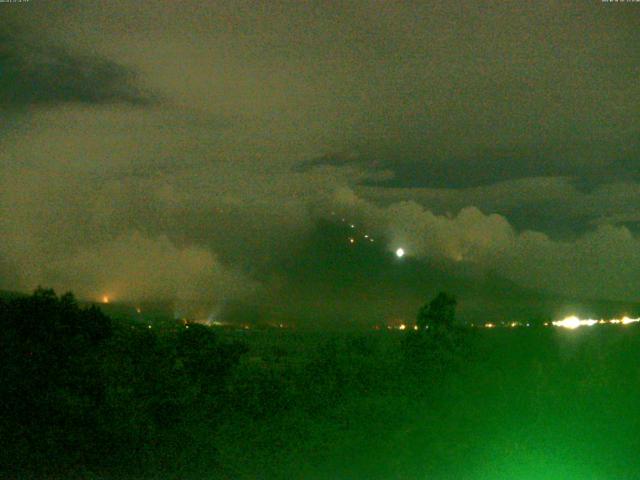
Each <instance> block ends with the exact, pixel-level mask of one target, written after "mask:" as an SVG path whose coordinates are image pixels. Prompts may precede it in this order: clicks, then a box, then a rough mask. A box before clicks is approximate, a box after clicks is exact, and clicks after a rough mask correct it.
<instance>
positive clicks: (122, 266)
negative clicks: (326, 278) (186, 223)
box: [46, 232, 255, 305]
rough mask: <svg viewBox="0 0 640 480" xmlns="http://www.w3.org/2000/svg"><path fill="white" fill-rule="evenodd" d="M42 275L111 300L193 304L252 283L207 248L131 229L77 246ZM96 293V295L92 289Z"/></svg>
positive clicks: (237, 291) (239, 291) (230, 293)
mask: <svg viewBox="0 0 640 480" xmlns="http://www.w3.org/2000/svg"><path fill="white" fill-rule="evenodd" d="M46 270H47V276H48V277H49V278H53V279H57V283H58V284H59V285H60V286H66V287H67V288H72V289H73V290H74V291H76V292H78V293H79V294H80V295H84V296H87V297H94V298H95V297H97V298H100V296H101V295H102V294H108V295H109V296H110V297H112V298H113V299H116V300H122V301H140V300H157V299H159V298H160V299H173V300H175V301H178V302H181V303H184V304H192V305H197V304H198V303H200V302H203V301H208V302H211V303H214V304H215V303H217V302H222V301H224V300H227V299H229V298H237V297H239V296H240V297H241V296H242V295H244V294H246V293H247V292H250V291H251V289H253V288H255V283H254V282H252V281H250V280H249V279H247V278H246V277H244V276H243V275H242V274H241V273H240V272H237V271H234V270H233V269H231V268H228V267H227V266H223V265H222V264H221V263H220V261H219V260H218V259H217V258H216V257H215V256H214V255H213V254H212V253H211V252H210V251H208V250H206V249H204V248H201V247H197V246H184V247H178V246H176V245H175V244H174V243H173V242H171V240H169V238H168V237H166V236H165V235H161V236H159V237H156V238H151V237H148V236H145V235H143V234H141V233H140V232H131V233H130V234H127V235H122V236H119V237H117V238H115V239H113V240H111V241H109V242H105V243H101V244H97V245H92V246H91V247H85V248H81V249H79V250H78V251H77V252H75V253H73V254H70V255H68V256H67V257H66V258H62V259H58V260H54V261H53V262H52V263H51V264H50V265H47V267H46ZM96 294H98V295H96Z"/></svg>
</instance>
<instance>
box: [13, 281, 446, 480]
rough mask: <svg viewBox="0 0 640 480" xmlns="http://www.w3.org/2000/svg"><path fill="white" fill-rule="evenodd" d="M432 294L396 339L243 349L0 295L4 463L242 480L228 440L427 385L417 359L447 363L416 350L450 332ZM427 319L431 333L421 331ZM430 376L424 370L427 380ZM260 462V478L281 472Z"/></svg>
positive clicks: (60, 474)
mask: <svg viewBox="0 0 640 480" xmlns="http://www.w3.org/2000/svg"><path fill="white" fill-rule="evenodd" d="M447 301H448V302H449V303H447ZM434 302H435V304H434ZM434 302H432V305H431V308H430V309H429V306H428V305H427V306H426V307H425V308H426V310H425V309H423V311H421V312H422V313H421V315H423V317H424V318H423V320H420V318H422V317H419V322H420V321H423V323H422V324H420V326H421V327H422V328H421V329H420V330H419V331H418V332H411V333H410V334H408V335H405V336H404V340H403V341H401V342H397V343H391V344H389V343H385V342H381V338H380V337H379V336H378V337H373V336H371V335H353V334H352V335H346V336H342V337H339V338H336V337H332V336H329V335H327V336H322V335H319V336H318V337H317V341H313V343H314V345H309V343H310V342H309V341H308V340H305V342H306V343H305V346H304V350H305V352H304V354H303V355H302V356H299V355H296V354H294V353H293V352H292V348H293V345H294V344H295V341H288V342H284V343H283V344H280V345H275V346H273V347H268V348H266V350H265V349H263V350H262V351H260V349H259V348H258V349H257V351H249V348H248V346H247V344H245V343H243V342H238V341H237V340H233V339H229V338H228V336H227V338H220V336H219V335H218V334H217V333H216V332H215V331H214V330H213V329H211V328H208V327H205V326H202V325H197V324H190V325H188V328H187V327H186V326H185V325H183V324H181V323H176V324H175V325H174V326H165V327H163V328H153V329H150V328H148V326H147V325H143V324H140V323H135V322H132V321H126V320H117V321H114V320H112V319H111V318H109V317H108V316H106V315H105V314H103V313H102V312H101V310H100V309H99V308H97V307H95V306H92V307H88V308H82V307H80V306H79V305H78V303H77V302H76V300H75V299H74V297H73V295H72V294H70V293H67V294H65V295H62V296H60V297H58V296H57V295H56V294H55V293H54V292H53V290H45V289H38V290H37V291H36V292H35V293H34V294H33V295H31V296H28V297H18V298H14V299H10V300H4V301H3V300H0V355H1V358H0V365H1V367H0V368H1V373H2V381H1V382H0V397H1V399H2V402H1V404H0V409H1V410H0V438H1V439H2V440H1V441H2V444H1V445H0V462H1V465H0V467H1V469H2V470H1V471H2V472H5V473H8V474H9V475H12V476H15V477H20V478H28V477H31V478H43V477H45V476H46V477H47V478H71V477H74V476H75V477H77V478H85V477H86V476H87V475H96V476H99V477H100V478H135V477H140V478H156V477H157V478H167V477H168V476H169V477H170V476H172V475H174V476H176V478H199V477H198V475H201V474H209V475H211V474H216V475H217V476H219V477H220V478H238V477H242V476H245V475H246V476H250V475H251V468H252V467H248V470H247V472H242V471H238V470H237V468H238V466H235V467H228V466H227V465H225V463H229V462H228V461H225V460H222V461H221V455H220V452H219V446H220V444H223V445H224V446H225V448H226V449H227V452H226V453H225V455H229V445H230V444H233V442H234V441H236V442H237V440H238V439H237V437H242V436H243V435H248V436H251V435H254V436H255V435H259V432H260V431H261V428H264V426H265V425H268V426H269V428H272V427H273V425H274V424H276V425H277V424H278V423H280V422H282V421H283V419H289V420H291V419H296V420H294V421H301V422H302V423H303V424H305V425H315V424H322V425H324V427H322V428H325V427H327V426H330V425H331V424H332V422H335V421H336V417H335V415H336V405H340V404H342V405H350V404H352V403H353V402H352V401H353V400H354V399H357V402H361V401H365V402H366V401H371V399H376V398H378V401H382V399H385V398H388V395H389V392H390V391H393V390H395V391H396V393H397V392H402V393H401V395H403V396H404V395H405V394H406V392H407V391H410V390H411V389H412V388H413V387H415V386H416V385H422V386H424V385H427V384H429V382H427V383H425V382H416V381H412V380H411V379H412V375H415V374H416V372H417V373H418V374H419V372H420V371H421V368H420V365H427V366H429V367H434V366H437V367H438V369H439V370H442V367H443V364H448V363H453V362H448V360H447V358H448V357H447V355H445V354H443V352H442V351H438V350H437V349H436V350H434V351H435V352H436V353H437V356H438V358H434V357H433V353H432V354H431V357H429V356H428V355H425V354H424V350H425V349H427V350H430V349H432V348H433V346H434V345H435V344H436V343H437V344H441V345H445V348H447V347H446V345H447V342H446V341H445V340H444V339H445V337H446V338H447V339H449V341H451V338H453V337H452V335H453V336H455V333H452V332H453V330H451V328H449V327H450V325H449V324H446V325H444V324H443V325H442V328H435V327H438V321H439V313H438V309H439V308H440V309H444V311H445V313H446V322H451V321H452V319H453V318H452V316H453V308H454V307H455V301H453V304H452V303H451V299H450V298H449V297H444V298H443V297H438V299H436V300H434ZM438 302H440V303H442V305H440V304H438ZM443 302H444V303H443ZM443 318H444V317H443ZM434 322H435V323H434ZM427 325H430V326H431V328H432V330H433V331H434V332H438V337H435V336H434V335H431V336H428V335H426V334H425V332H427V329H426V326H427ZM445 332H446V333H445ZM292 340H294V339H292ZM434 342H435V343H434ZM266 343H267V344H268V341H267V342H266ZM454 343H455V342H454ZM451 352H453V350H451V351H450V352H449V353H451ZM298 360H299V361H298ZM447 362H448V363H447ZM445 366H446V365H445ZM432 371H435V369H433V368H432ZM435 378H436V375H434V374H433V372H432V373H431V374H430V375H429V381H430V382H433V381H435V380H434V379H435ZM414 380H415V378H414ZM421 388H422V387H421ZM414 390H415V388H414ZM418 390H420V389H418ZM414 394H415V395H419V392H417V391H416V392H414ZM393 395H396V394H393ZM393 395H392V397H391V398H394V397H393ZM392 401H393V402H394V403H397V401H395V400H390V402H392ZM390 404H391V403H390ZM343 414H346V413H343ZM349 415H351V416H352V415H353V412H352V413H350V414H349ZM301 418H302V420H301ZM391 418H393V415H392V416H391ZM275 419H278V420H277V421H276V420H275ZM251 426H253V427H254V428H255V430H253V431H252V430H251V428H248V427H251ZM261 426H262V427H261ZM247 428H248V429H247ZM263 434H264V432H263ZM269 435H271V434H269ZM291 435H293V436H291V437H290V439H292V440H293V439H294V438H295V435H294V434H293V433H292V434H291ZM230 438H231V440H230ZM274 438H275V439H276V445H277V443H278V442H277V436H276V437H274ZM269 440H270V438H268V437H267V438H265V442H266V443H267V444H268V443H269ZM306 441H309V437H308V436H307V437H306ZM264 448H265V449H266V450H265V451H269V450H270V449H271V448H273V445H268V446H265V447H264ZM243 454H246V452H244V453H243V452H240V453H238V454H237V456H241V455H243ZM267 456H268V455H267ZM274 456H276V457H277V453H274ZM227 460H228V459H227ZM236 460H237V459H236ZM254 461H255V462H259V457H256V458H255V459H254ZM279 461H280V460H277V459H276V461H275V463H274V464H277V463H278V462H279ZM232 463H233V462H232ZM243 464H244V465H245V466H248V465H250V464H251V461H250V460H246V462H243V461H240V462H239V465H243ZM234 468H235V470H234ZM274 468H275V467H274ZM268 469H269V466H268V465H267V466H264V467H263V469H262V472H263V473H264V475H265V477H269V476H272V477H277V476H278V474H277V473H276V472H275V471H274V472H272V474H271V475H269V471H268Z"/></svg>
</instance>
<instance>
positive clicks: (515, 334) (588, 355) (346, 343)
mask: <svg viewBox="0 0 640 480" xmlns="http://www.w3.org/2000/svg"><path fill="white" fill-rule="evenodd" d="M243 337H244V339H245V341H247V342H248V343H249V346H250V354H248V355H247V356H246V357H245V359H244V360H243V362H242V364H241V365H240V366H239V368H238V369H237V370H236V372H235V375H234V378H233V381H232V389H231V392H230V393H229V395H230V398H229V401H230V402H232V403H231V404H230V405H228V407H229V408H230V410H231V413H230V414H228V415H225V416H224V421H223V425H221V427H220V428H219V430H218V432H217V433H216V441H215V443H216V445H217V446H218V449H219V454H220V464H221V465H222V466H223V467H224V471H225V473H226V475H227V476H228V477H229V478H273V479H279V478H282V479H285V478H304V479H329V478H334V479H335V478H340V479H377V478H379V479H422V478H429V479H467V478H468V479H487V480H489V479H506V478H516V479H552V480H553V479H573V478H575V479H627V478H628V479H632V478H640V462H638V460H637V453H636V452H637V450H638V447H640V413H639V412H638V405H639V402H640V388H639V387H640V355H639V354H640V329H638V328H636V327H634V326H629V327H595V328H591V329H588V328H585V329H579V330H575V331H566V330H560V329H553V328H547V329H516V330H499V329H497V330H476V331H473V332H472V333H467V334H466V336H465V338H464V339H463V340H462V343H464V348H462V349H461V352H460V353H459V354H458V355H457V356H456V358H454V359H452V360H451V361H450V362H448V363H447V364H445V365H444V366H440V368H437V369H436V368H433V366H432V365H431V366H430V365H415V364H412V362H411V361H410V360H409V359H407V358H406V356H404V355H403V354H402V348H401V341H402V340H401V337H402V334H401V333H400V332H395V333H389V332H376V333H371V334H366V335H343V336H341V335H326V334H325V335H319V334H318V335H314V334H295V333H289V332H275V333H273V332H272V333H271V334H270V333H266V332H260V333H255V334H253V333H251V334H244V335H243Z"/></svg>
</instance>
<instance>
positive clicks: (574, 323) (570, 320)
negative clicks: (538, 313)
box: [553, 316, 580, 330]
mask: <svg viewBox="0 0 640 480" xmlns="http://www.w3.org/2000/svg"><path fill="white" fill-rule="evenodd" d="M553 324H554V325H555V326H556V327H563V328H569V329H571V330H573V329H574V328H578V327H579V326H580V319H579V318H578V317H576V316H571V317H567V318H564V319H562V320H556V321H555V322H553Z"/></svg>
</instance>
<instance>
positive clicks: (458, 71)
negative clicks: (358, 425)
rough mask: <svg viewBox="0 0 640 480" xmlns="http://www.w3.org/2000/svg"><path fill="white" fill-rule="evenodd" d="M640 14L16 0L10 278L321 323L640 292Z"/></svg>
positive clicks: (4, 189) (565, 6)
mask: <svg viewBox="0 0 640 480" xmlns="http://www.w3.org/2000/svg"><path fill="white" fill-rule="evenodd" d="M639 14H640V10H638V5H637V4H632V3H628V4H620V3H601V2H600V1H599V0H598V1H581V2H569V1H563V2H525V1H519V2H500V3H499V4H497V3H488V2H486V3H485V2H462V3H461V2H425V1H422V2H410V1H406V2H397V3H396V2H394V3H391V2H382V1H372V2H365V1H355V2H305V3H302V2H212V1H202V0H200V1H180V2H176V1H168V0H159V1H154V2H139V1H122V2H103V1H93V0H84V1H82V2H80V1H73V0H65V1H64V2H41V1H39V0H32V1H30V2H28V3H20V4H13V3H0V17H1V20H0V119H1V120H0V288H1V289H5V290H24V291H26V290H30V289H33V288H35V287H36V286H37V285H45V286H52V287H54V288H56V289H57V290H60V291H66V290H73V291H74V292H75V293H76V294H77V295H78V297H80V298H84V299H90V300H99V299H100V298H102V296H103V295H109V296H110V297H111V298H113V299H114V301H115V300H117V301H123V302H138V301H161V300H162V301H170V302H173V303H174V304H175V308H176V311H180V312H193V315H204V316H211V317H216V316H218V315H222V316H224V315H229V316H230V317H232V316H233V315H235V314H237V312H238V311H245V312H252V313H251V314H252V315H255V316H257V317H261V318H265V319H268V318H270V317H273V318H277V319H289V320H291V321H299V322H314V321H315V322H320V321H324V320H325V319H332V320H338V321H340V322H342V321H344V322H351V321H356V322H377V321H382V320H383V319H384V320H385V321H386V320H388V319H390V318H395V317H399V318H405V317H412V316H414V314H415V310H416V307H417V306H418V305H419V304H420V303H421V302H423V301H424V300H426V299H427V298H428V297H429V296H430V295H431V294H432V293H433V292H435V291H437V290H440V289H444V290H450V291H452V292H453V293H455V294H456V295H458V296H459V297H460V298H461V300H462V303H463V306H464V304H465V302H466V308H467V309H468V310H473V309H474V308H477V309H479V308H482V305H489V304H500V302H501V300H502V299H503V298H504V296H505V295H511V296H516V297H517V296H519V295H520V296H521V298H522V299H525V300H526V299H529V298H533V297H534V296H535V295H537V293H535V294H534V293H532V292H546V293H547V294H552V295H558V296H562V297H566V298H577V299H591V298H597V299H609V300H623V301H635V300H637V299H638V296H637V292H638V290H637V288H638V285H639V284H640V239H639V237H638V235H639V234H640V229H639V228H638V227H639V225H640V208H639V205H640V115H638V112H640V82H638V78H640V49H639V48H638V45H640V16H639ZM343 219H344V220H343ZM352 224H353V225H354V227H353V228H352V227H351V225H352ZM365 235H367V237H365ZM351 238H352V239H353V242H351V241H350V239H351ZM370 238H373V239H374V241H373V242H372V241H370ZM399 247H402V248H403V249H404V250H405V252H406V255H405V256H404V257H403V258H398V257H396V255H395V254H394V252H395V251H396V249H397V248H399ZM505 292H506V293H505ZM510 298H511V297H510ZM474 302H475V307H474Z"/></svg>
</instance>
